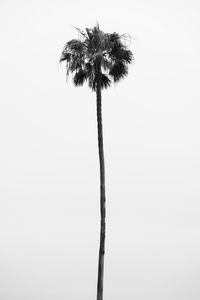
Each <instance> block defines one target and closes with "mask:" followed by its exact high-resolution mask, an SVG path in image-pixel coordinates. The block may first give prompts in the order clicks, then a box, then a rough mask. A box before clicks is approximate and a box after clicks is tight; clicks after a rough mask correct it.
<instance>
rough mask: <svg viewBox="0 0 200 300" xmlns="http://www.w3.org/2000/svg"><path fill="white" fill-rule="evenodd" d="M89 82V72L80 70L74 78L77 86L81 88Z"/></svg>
mask: <svg viewBox="0 0 200 300" xmlns="http://www.w3.org/2000/svg"><path fill="white" fill-rule="evenodd" d="M86 80H87V72H86V71H84V70H82V69H80V70H79V71H78V72H77V73H76V74H75V75H74V77H73V82H74V84H75V86H81V85H83V84H84V82H85V81H86Z"/></svg>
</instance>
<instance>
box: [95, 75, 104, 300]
mask: <svg viewBox="0 0 200 300" xmlns="http://www.w3.org/2000/svg"><path fill="white" fill-rule="evenodd" d="M96 95H97V129H98V148H99V165H100V214H101V222H100V247H99V263H98V280H97V300H103V276H104V254H105V225H106V224H105V217H106V207H105V201H106V197H105V164H104V151H103V126H102V112H101V85H100V79H99V80H98V82H97V90H96Z"/></svg>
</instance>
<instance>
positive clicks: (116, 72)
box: [109, 61, 128, 82]
mask: <svg viewBox="0 0 200 300" xmlns="http://www.w3.org/2000/svg"><path fill="white" fill-rule="evenodd" d="M127 74H128V67H127V66H126V64H124V63H123V62H122V61H118V62H116V63H115V64H114V65H113V67H112V69H111V70H110V72H109V75H110V76H111V77H112V78H113V80H114V82H117V81H119V80H120V79H122V78H124V77H125V76H126V75H127Z"/></svg>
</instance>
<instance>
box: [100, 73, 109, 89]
mask: <svg viewBox="0 0 200 300" xmlns="http://www.w3.org/2000/svg"><path fill="white" fill-rule="evenodd" d="M110 85H111V80H110V79H109V78H108V76H106V75H105V74H101V88H102V89H107V88H108V87H110Z"/></svg>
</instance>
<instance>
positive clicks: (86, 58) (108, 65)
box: [60, 25, 133, 91]
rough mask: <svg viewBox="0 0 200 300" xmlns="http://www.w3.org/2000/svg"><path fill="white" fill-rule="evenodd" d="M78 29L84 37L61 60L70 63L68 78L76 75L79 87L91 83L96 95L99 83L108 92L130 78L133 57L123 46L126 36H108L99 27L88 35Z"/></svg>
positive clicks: (71, 43)
mask: <svg viewBox="0 0 200 300" xmlns="http://www.w3.org/2000/svg"><path fill="white" fill-rule="evenodd" d="M76 29H77V30H78V32H79V34H80V37H79V38H78V39H72V40H70V41H69V42H67V43H66V44H65V46H64V49H63V51H62V54H61V58H60V62H62V61H66V68H67V76H68V75H69V73H72V76H73V82H74V84H75V85H76V86H81V85H83V84H84V82H86V81H87V82H88V85H89V87H90V88H91V89H92V90H93V91H96V89H97V81H98V79H99V80H100V84H101V88H102V89H104V88H107V87H109V86H110V85H111V82H112V81H114V82H117V81H119V80H120V79H122V78H124V77H125V76H126V75H127V74H128V64H130V63H131V62H132V60H133V54H132V52H131V51H130V50H129V49H128V48H127V46H126V44H125V43H123V38H126V36H125V35H121V36H120V35H119V34H118V33H115V32H114V33H111V34H110V33H104V32H103V31H101V30H100V29H99V25H96V26H95V27H94V28H92V29H88V28H86V30H85V32H84V31H82V30H80V29H78V28H76Z"/></svg>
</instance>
